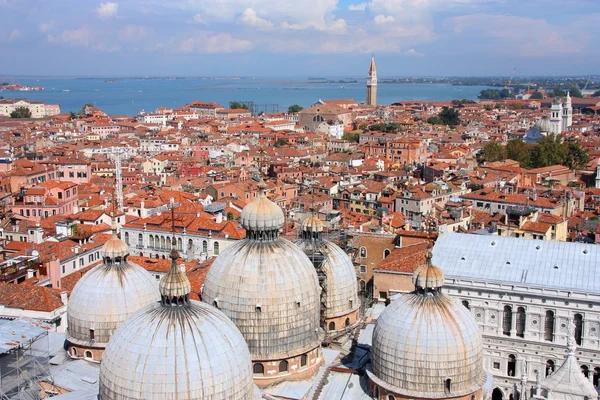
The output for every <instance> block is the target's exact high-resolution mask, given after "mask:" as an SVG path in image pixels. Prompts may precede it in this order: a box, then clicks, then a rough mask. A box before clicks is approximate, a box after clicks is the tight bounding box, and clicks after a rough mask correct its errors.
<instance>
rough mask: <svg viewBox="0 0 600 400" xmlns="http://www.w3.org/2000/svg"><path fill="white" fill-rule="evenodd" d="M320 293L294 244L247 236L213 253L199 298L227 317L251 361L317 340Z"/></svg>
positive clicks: (289, 353) (290, 352)
mask: <svg viewBox="0 0 600 400" xmlns="http://www.w3.org/2000/svg"><path fill="white" fill-rule="evenodd" d="M245 210H246V209H244V211H245ZM319 293H320V288H319V282H318V278H317V274H316V272H315V269H314V267H313V265H312V263H311V262H310V260H309V259H308V257H307V256H306V255H305V254H304V253H303V252H302V251H301V250H300V249H299V248H298V247H297V246H295V245H294V244H292V243H290V242H289V241H287V240H285V239H281V238H278V239H276V240H273V241H264V242H263V241H255V240H249V239H246V240H242V241H240V242H238V243H236V244H234V245H233V246H230V247H228V248H227V249H226V250H225V251H223V253H221V255H219V256H218V257H217V258H216V260H215V261H214V263H213V265H212V266H211V268H210V271H209V272H208V275H207V277H206V281H205V283H204V289H203V292H202V299H203V301H205V302H207V303H208V304H213V302H215V303H216V305H217V307H218V308H219V309H220V310H222V311H223V312H224V313H225V314H226V315H227V316H228V317H229V318H231V320H232V321H233V322H234V323H235V325H236V326H237V327H238V328H239V330H240V331H241V332H242V335H244V338H245V339H246V342H247V343H248V347H249V349H250V354H251V355H252V359H253V360H256V359H263V360H267V359H281V358H286V357H291V356H294V355H298V354H301V353H304V352H306V351H308V350H311V349H313V348H315V347H317V346H318V345H319V343H320V341H319V336H318V332H317V331H318V329H319Z"/></svg>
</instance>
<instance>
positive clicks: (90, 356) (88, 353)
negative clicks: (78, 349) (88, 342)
mask: <svg viewBox="0 0 600 400" xmlns="http://www.w3.org/2000/svg"><path fill="white" fill-rule="evenodd" d="M85 358H92V352H91V351H89V350H87V351H86V352H85Z"/></svg>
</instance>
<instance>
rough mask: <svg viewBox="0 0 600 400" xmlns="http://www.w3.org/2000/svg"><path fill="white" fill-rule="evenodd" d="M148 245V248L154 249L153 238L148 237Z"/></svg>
mask: <svg viewBox="0 0 600 400" xmlns="http://www.w3.org/2000/svg"><path fill="white" fill-rule="evenodd" d="M148 245H149V246H150V248H152V249H153V248H154V236H152V235H150V237H149V240H148Z"/></svg>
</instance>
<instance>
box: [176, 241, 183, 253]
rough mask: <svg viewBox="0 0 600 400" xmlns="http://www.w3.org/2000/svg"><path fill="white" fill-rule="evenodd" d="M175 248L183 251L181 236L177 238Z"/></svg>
mask: <svg viewBox="0 0 600 400" xmlns="http://www.w3.org/2000/svg"><path fill="white" fill-rule="evenodd" d="M177 250H179V251H183V241H182V240H181V238H177Z"/></svg>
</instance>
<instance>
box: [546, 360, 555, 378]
mask: <svg viewBox="0 0 600 400" xmlns="http://www.w3.org/2000/svg"><path fill="white" fill-rule="evenodd" d="M553 372H554V361H552V360H548V361H546V376H548V375H550V374H551V373H553Z"/></svg>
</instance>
